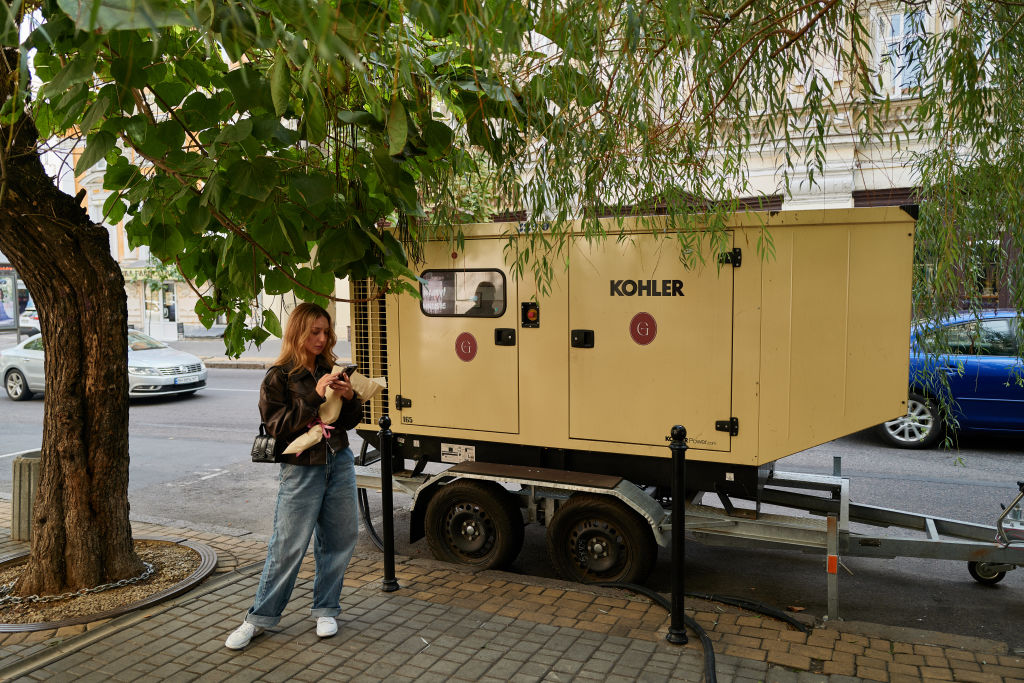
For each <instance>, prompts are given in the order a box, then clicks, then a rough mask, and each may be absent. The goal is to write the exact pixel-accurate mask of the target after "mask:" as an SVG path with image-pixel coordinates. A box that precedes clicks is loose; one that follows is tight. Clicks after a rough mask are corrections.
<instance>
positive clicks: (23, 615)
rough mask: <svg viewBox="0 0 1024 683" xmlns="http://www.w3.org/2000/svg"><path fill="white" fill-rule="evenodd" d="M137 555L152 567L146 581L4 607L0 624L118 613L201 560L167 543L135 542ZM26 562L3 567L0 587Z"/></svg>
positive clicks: (183, 575) (0, 608)
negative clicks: (116, 611) (111, 612)
mask: <svg viewBox="0 0 1024 683" xmlns="http://www.w3.org/2000/svg"><path fill="white" fill-rule="evenodd" d="M135 552H136V553H137V554H138V555H139V557H140V558H141V559H142V561H143V562H149V563H150V564H151V565H153V575H152V576H150V577H149V578H148V579H146V580H145V581H139V582H138V583H133V584H129V585H127V586H121V587H119V588H111V589H108V590H105V591H100V592H99V593H87V594H86V595H80V596H78V597H74V598H66V599H63V600H55V601H53V602H40V603H32V602H30V603H22V604H20V605H2V606H0V624H33V623H39V622H60V621H66V620H69V619H80V618H82V617H86V616H89V615H91V614H97V615H99V614H103V613H105V612H110V611H111V610H117V609H120V608H122V607H125V606H126V605H130V604H132V603H134V602H139V601H141V600H145V599H146V598H148V597H149V596H151V595H154V594H156V593H159V592H160V591H164V590H167V589H168V588H170V587H172V586H174V585H176V584H179V583H181V582H182V581H184V580H185V579H187V578H188V577H189V576H191V575H192V574H193V573H194V572H195V571H196V569H198V567H199V564H200V562H201V559H202V558H201V557H200V555H199V553H197V552H196V551H195V550H193V549H192V548H189V547H187V546H184V545H179V544H176V543H172V542H167V541H153V540H136V541H135ZM27 559H28V558H27V557H25V558H23V559H22V561H21V562H19V563H18V564H15V565H13V566H6V567H2V568H0V585H2V586H6V585H8V584H10V583H11V582H12V581H14V580H16V579H17V578H18V577H19V576H21V572H22V571H23V569H24V566H25V562H26V561H27ZM104 616H110V615H109V614H107V615H104Z"/></svg>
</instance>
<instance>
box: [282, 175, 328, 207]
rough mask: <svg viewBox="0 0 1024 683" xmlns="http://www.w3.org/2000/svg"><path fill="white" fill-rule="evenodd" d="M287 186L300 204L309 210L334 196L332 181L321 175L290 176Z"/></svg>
mask: <svg viewBox="0 0 1024 683" xmlns="http://www.w3.org/2000/svg"><path fill="white" fill-rule="evenodd" d="M289 185H290V187H291V189H292V190H294V193H295V194H297V195H298V198H299V199H301V200H302V203H303V204H305V205H306V206H308V207H310V208H313V207H316V206H319V205H320V204H322V203H323V202H325V201H327V200H329V199H331V198H332V197H333V196H334V181H333V180H332V179H331V178H329V177H328V176H326V175H323V174H321V173H317V174H303V175H297V176H291V177H290V178H289Z"/></svg>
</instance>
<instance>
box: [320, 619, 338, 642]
mask: <svg viewBox="0 0 1024 683" xmlns="http://www.w3.org/2000/svg"><path fill="white" fill-rule="evenodd" d="M337 632H338V622H337V621H335V620H334V617H317V618H316V634H317V635H318V636H320V637H321V638H328V637H330V636H333V635H334V634H335V633H337Z"/></svg>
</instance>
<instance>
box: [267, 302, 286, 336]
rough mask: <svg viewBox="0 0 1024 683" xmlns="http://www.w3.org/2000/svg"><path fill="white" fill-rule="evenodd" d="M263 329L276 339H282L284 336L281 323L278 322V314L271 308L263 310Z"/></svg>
mask: <svg viewBox="0 0 1024 683" xmlns="http://www.w3.org/2000/svg"><path fill="white" fill-rule="evenodd" d="M263 327H265V328H266V330H267V331H268V332H270V334H272V335H274V336H275V337H278V338H280V337H282V336H284V335H283V334H282V333H281V321H280V320H278V318H277V314H276V313H274V312H273V311H272V310H270V309H269V308H266V309H264V310H263Z"/></svg>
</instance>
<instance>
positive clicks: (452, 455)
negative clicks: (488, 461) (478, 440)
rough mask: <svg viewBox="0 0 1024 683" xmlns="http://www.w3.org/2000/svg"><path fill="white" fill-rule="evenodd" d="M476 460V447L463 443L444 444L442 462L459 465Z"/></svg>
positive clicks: (442, 446) (442, 445)
mask: <svg viewBox="0 0 1024 683" xmlns="http://www.w3.org/2000/svg"><path fill="white" fill-rule="evenodd" d="M469 460H476V446H465V445H463V444H461V443H442V444H441V462H451V463H459V462H466V461H469Z"/></svg>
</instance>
